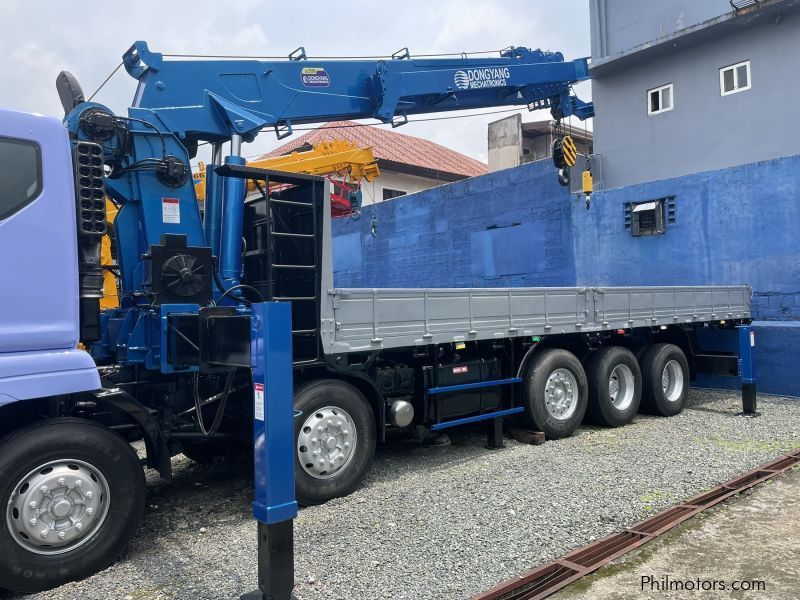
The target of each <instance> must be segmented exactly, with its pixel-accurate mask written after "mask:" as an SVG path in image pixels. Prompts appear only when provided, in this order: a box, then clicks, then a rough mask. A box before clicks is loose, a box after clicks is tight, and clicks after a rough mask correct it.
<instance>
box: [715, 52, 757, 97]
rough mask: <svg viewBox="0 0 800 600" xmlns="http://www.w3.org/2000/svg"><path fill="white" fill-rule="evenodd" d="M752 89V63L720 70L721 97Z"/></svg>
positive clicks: (739, 64)
mask: <svg viewBox="0 0 800 600" xmlns="http://www.w3.org/2000/svg"><path fill="white" fill-rule="evenodd" d="M749 89H750V61H749V60H746V61H744V62H740V63H736V64H735V65H730V66H729V67H722V68H721V69H720V70H719V93H720V95H721V96H727V95H728V94H735V93H736V92H743V91H745V90H749Z"/></svg>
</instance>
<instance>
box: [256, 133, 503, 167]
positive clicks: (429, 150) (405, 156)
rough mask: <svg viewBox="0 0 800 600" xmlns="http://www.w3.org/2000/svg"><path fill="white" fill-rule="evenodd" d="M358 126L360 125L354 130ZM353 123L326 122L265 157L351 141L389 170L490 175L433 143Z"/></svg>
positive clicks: (472, 159) (474, 164)
mask: <svg viewBox="0 0 800 600" xmlns="http://www.w3.org/2000/svg"><path fill="white" fill-rule="evenodd" d="M354 125H356V126H355V127H354ZM358 125H359V124H358V123H354V122H353V121H333V122H331V123H325V124H324V125H321V126H320V127H318V128H317V129H314V130H313V131H309V132H308V133H306V134H305V135H301V136H300V137H298V138H295V139H294V140H292V141H290V142H288V143H286V144H284V145H283V146H280V147H278V148H275V150H273V151H272V152H269V153H268V154H265V155H264V158H268V157H272V156H280V155H281V154H286V153H287V152H291V151H292V150H295V149H296V148H297V147H299V146H302V145H303V144H306V143H308V144H316V143H318V142H323V141H330V140H342V139H343V140H348V141H351V142H354V143H356V144H358V145H359V146H361V147H370V148H372V150H373V152H374V153H375V158H377V159H378V164H379V165H380V164H381V163H383V164H384V166H386V167H387V168H391V167H392V165H390V164H386V163H393V165H394V166H395V168H398V170H402V166H403V165H407V166H410V167H416V168H417V169H423V170H425V171H431V172H434V173H440V174H442V175H445V174H446V175H451V176H453V175H455V176H457V177H456V178H459V179H460V178H462V177H474V176H475V175H483V174H484V173H486V172H487V167H486V165H485V164H484V163H482V162H480V161H479V160H475V159H474V158H470V157H469V156H465V155H463V154H460V153H458V152H456V151H454V150H450V149H449V148H445V147H444V146H440V145H439V144H436V143H434V142H431V141H429V140H424V139H421V138H418V137H414V136H411V135H405V134H403V133H397V132H394V131H391V130H389V129H384V128H383V127H373V126H358Z"/></svg>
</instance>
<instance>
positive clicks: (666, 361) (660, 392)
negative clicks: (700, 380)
mask: <svg viewBox="0 0 800 600" xmlns="http://www.w3.org/2000/svg"><path fill="white" fill-rule="evenodd" d="M642 381H643V386H642V407H643V408H644V409H645V410H646V411H647V412H649V413H652V414H656V415H661V416H662V417H671V416H672V415H677V414H678V413H679V412H681V411H682V410H683V407H684V406H685V405H686V399H687V398H688V396H689V362H688V361H687V360H686V355H685V354H684V353H683V350H681V349H680V348H679V347H678V346H675V345H674V344H653V345H652V346H651V347H650V348H649V349H648V350H647V351H646V352H645V353H644V355H643V356H642Z"/></svg>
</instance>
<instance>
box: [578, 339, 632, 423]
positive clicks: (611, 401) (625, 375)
mask: <svg viewBox="0 0 800 600" xmlns="http://www.w3.org/2000/svg"><path fill="white" fill-rule="evenodd" d="M586 376H587V379H588V380H589V409H588V415H589V418H590V419H591V421H592V422H594V423H597V424H598V425H605V426H607V427H621V426H622V425H627V424H628V423H630V422H631V421H633V419H634V418H635V417H636V413H638V412H639V405H640V403H641V399H642V372H641V370H640V369H639V363H638V362H637V361H636V356H634V354H633V352H631V351H630V350H628V349H627V348H623V347H621V346H608V347H605V348H600V349H598V350H595V351H594V352H592V353H591V354H590V355H589V360H588V362H587V364H586Z"/></svg>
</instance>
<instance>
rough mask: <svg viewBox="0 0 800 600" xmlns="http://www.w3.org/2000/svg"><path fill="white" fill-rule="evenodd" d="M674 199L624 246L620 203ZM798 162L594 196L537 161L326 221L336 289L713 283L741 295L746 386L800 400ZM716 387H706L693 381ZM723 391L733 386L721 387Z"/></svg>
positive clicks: (784, 160) (765, 164)
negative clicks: (751, 368) (662, 218)
mask: <svg viewBox="0 0 800 600" xmlns="http://www.w3.org/2000/svg"><path fill="white" fill-rule="evenodd" d="M666 196H674V197H675V207H676V222H675V223H672V224H668V225H667V229H666V232H665V233H664V234H663V235H658V236H649V237H639V238H634V237H632V236H631V235H630V232H629V231H628V230H627V229H626V228H625V226H624V205H625V203H626V202H643V201H646V200H654V199H658V198H662V197H666ZM799 199H800V156H793V157H788V158H781V159H775V160H769V161H765V162H760V163H752V164H747V165H741V166H737V167H732V168H728V169H722V170H718V171H710V172H705V173H699V174H695V175H687V176H683V177H677V178H673V179H665V180H661V181H654V182H650V183H646V184H638V185H632V186H627V187H623V188H618V189H613V190H607V191H602V192H598V193H595V194H594V195H593V199H592V205H591V208H590V209H589V210H586V209H585V207H584V202H583V200H582V198H576V196H570V195H569V194H567V192H566V191H565V189H564V188H562V187H561V186H559V185H558V183H557V182H556V179H555V171H554V169H553V167H552V165H551V163H550V162H549V161H546V160H545V161H539V162H535V163H529V164H525V165H522V166H520V167H516V168H513V169H506V170H503V171H497V172H494V173H489V174H487V175H484V176H481V177H476V178H473V179H468V180H464V181H460V182H456V183H453V184H449V185H445V186H442V187H438V188H433V189H430V190H426V191H424V192H420V193H417V194H414V195H410V196H405V197H402V198H398V199H396V200H392V201H389V202H384V203H381V204H379V205H378V206H377V207H376V208H375V212H374V214H375V216H376V217H377V230H378V237H377V238H373V237H372V235H371V234H370V222H371V216H372V214H373V213H372V207H370V208H369V209H367V210H365V212H364V215H363V217H362V218H361V220H359V221H350V220H346V219H337V220H335V221H334V227H333V230H334V244H333V245H334V279H335V284H336V285H337V286H338V287H470V286H482V287H483V286H485V287H497V286H572V285H586V286H595V285H608V286H611V285H619V286H626V285H725V284H742V283H746V284H749V285H750V286H752V288H753V294H754V295H753V317H754V319H756V323H755V324H756V326H757V329H756V335H757V349H756V357H757V368H758V370H759V374H758V376H759V380H760V382H761V383H760V384H759V386H760V389H761V390H762V391H765V392H770V393H776V394H786V395H795V396H800V370H798V369H797V367H796V366H795V361H796V358H795V357H797V356H800V235H798V231H800V200H799ZM707 383H708V384H709V385H718V383H719V382H718V381H717V382H714V381H712V382H707ZM729 383H735V382H733V381H730V382H729Z"/></svg>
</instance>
